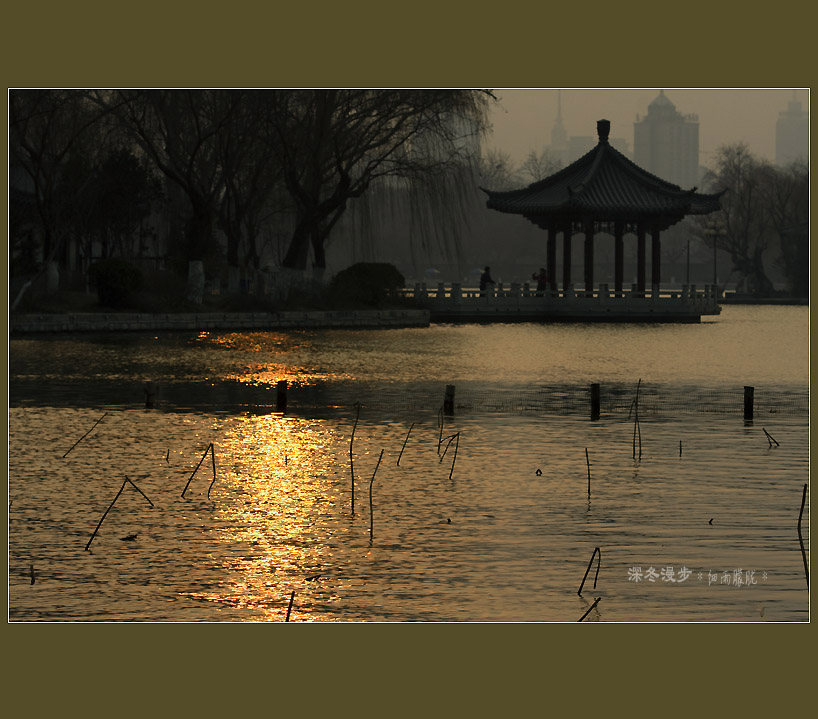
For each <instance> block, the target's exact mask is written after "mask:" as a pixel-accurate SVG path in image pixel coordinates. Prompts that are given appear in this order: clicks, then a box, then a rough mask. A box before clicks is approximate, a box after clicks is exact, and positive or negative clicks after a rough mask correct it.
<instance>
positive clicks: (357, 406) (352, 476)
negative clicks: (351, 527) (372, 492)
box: [349, 402, 361, 516]
mask: <svg viewBox="0 0 818 719" xmlns="http://www.w3.org/2000/svg"><path fill="white" fill-rule="evenodd" d="M360 413H361V405H360V404H359V403H358V402H356V403H355V424H353V425H352V435H351V436H350V438H349V474H350V494H351V497H352V499H351V504H350V514H352V515H353V516H355V467H354V466H353V463H352V443H353V442H354V441H355V428H356V427H357V426H358V415H360Z"/></svg>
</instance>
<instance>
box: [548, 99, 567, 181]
mask: <svg viewBox="0 0 818 719" xmlns="http://www.w3.org/2000/svg"><path fill="white" fill-rule="evenodd" d="M550 149H551V153H552V154H553V155H554V157H555V159H557V160H559V162H560V163H562V165H563V166H564V165H567V164H568V162H569V157H568V133H567V132H566V131H565V127H564V126H563V124H562V96H561V94H560V91H559V90H557V119H556V120H554V127H552V128H551V148H550Z"/></svg>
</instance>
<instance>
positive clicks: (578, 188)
mask: <svg viewBox="0 0 818 719" xmlns="http://www.w3.org/2000/svg"><path fill="white" fill-rule="evenodd" d="M480 189H481V190H482V191H483V192H485V193H486V194H487V195H488V200H487V201H486V206H487V207H488V208H489V209H493V210H496V211H498V212H505V213H509V214H518V215H523V216H526V217H532V216H537V217H542V216H546V215H554V216H557V215H559V216H566V215H569V214H571V213H577V214H579V213H581V214H584V215H588V214H590V215H594V216H597V217H631V216H634V215H642V216H648V215H651V216H658V215H674V216H676V215H681V216H684V215H687V214H694V215H700V214H707V213H710V212H714V211H716V210H718V209H720V203H719V198H720V197H721V195H722V194H724V191H722V192H721V193H717V194H715V195H699V194H696V192H695V189H696V188H693V189H692V190H683V189H681V188H680V187H679V186H678V185H674V184H673V183H671V182H668V181H666V180H663V179H661V178H660V177H657V176H656V175H653V174H651V173H650V172H647V171H646V170H643V169H642V168H641V167H639V166H638V165H637V164H635V163H634V162H632V161H631V160H629V159H628V158H627V157H625V156H624V155H623V154H622V153H620V152H619V151H618V150H616V149H615V148H613V147H611V146H610V145H608V143H607V142H600V143H599V144H598V145H597V146H596V147H595V148H594V149H593V150H591V151H590V152H588V153H586V154H585V155H584V156H583V157H581V158H580V159H579V160H577V161H576V162H574V163H572V164H571V165H569V166H568V167H566V168H563V169H562V170H559V171H558V172H556V173H554V174H553V175H550V176H549V177H547V178H544V179H543V180H539V181H537V182H535V183H532V184H531V185H529V186H528V187H525V188H521V189H519V190H510V191H505V192H493V191H491V190H487V189H485V188H482V187H481V188H480Z"/></svg>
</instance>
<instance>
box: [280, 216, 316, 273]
mask: <svg viewBox="0 0 818 719" xmlns="http://www.w3.org/2000/svg"><path fill="white" fill-rule="evenodd" d="M309 250H310V230H309V227H308V226H307V224H306V223H304V222H300V223H299V224H298V225H296V228H295V230H293V236H292V237H291V238H290V246H289V247H288V248H287V254H286V255H284V260H283V261H282V262H281V264H282V265H283V266H284V267H287V268H289V269H292V270H306V269H307V259H308V258H309V254H310V252H309Z"/></svg>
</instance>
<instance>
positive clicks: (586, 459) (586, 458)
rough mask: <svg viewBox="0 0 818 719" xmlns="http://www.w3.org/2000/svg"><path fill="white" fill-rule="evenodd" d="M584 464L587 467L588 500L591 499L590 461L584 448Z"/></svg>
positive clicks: (586, 449)
mask: <svg viewBox="0 0 818 719" xmlns="http://www.w3.org/2000/svg"><path fill="white" fill-rule="evenodd" d="M585 464H586V465H587V466H588V499H589V500H590V499H591V460H590V459H588V448H587V447H586V448H585Z"/></svg>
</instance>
